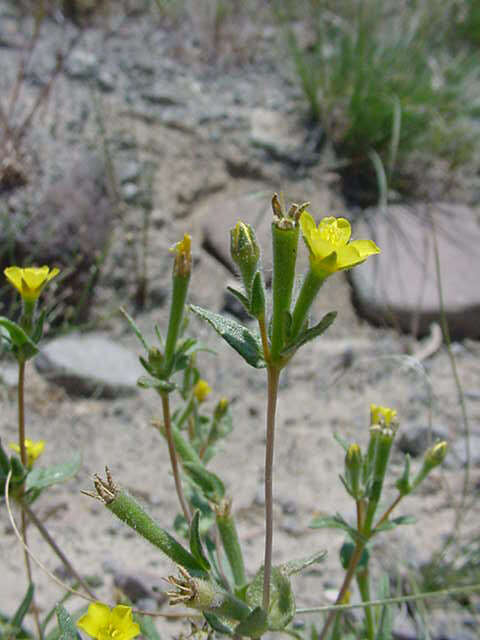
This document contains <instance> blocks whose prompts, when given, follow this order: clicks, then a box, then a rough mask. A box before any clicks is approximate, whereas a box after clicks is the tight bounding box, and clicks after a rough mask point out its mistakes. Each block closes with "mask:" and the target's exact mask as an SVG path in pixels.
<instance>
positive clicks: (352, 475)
mask: <svg viewBox="0 0 480 640" xmlns="http://www.w3.org/2000/svg"><path fill="white" fill-rule="evenodd" d="M362 467H363V461H362V451H361V449H360V447H359V446H358V444H351V445H350V446H349V447H348V451H347V454H346V456H345V480H346V484H347V487H348V490H349V491H350V493H351V495H352V496H353V498H355V500H358V499H360V498H361V497H362V493H363V492H362V490H361V475H362Z"/></svg>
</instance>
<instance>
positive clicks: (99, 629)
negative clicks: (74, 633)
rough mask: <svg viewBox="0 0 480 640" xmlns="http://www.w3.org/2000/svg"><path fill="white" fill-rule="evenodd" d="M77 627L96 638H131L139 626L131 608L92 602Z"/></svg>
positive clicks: (111, 639) (109, 639)
mask: <svg viewBox="0 0 480 640" xmlns="http://www.w3.org/2000/svg"><path fill="white" fill-rule="evenodd" d="M77 627H78V628H79V629H82V631H86V632H87V633H88V635H89V636H91V637H92V638H96V639H97V640H131V638H135V636H138V635H139V633H140V627H139V625H138V624H137V623H136V622H133V619H132V609H131V608H130V607H126V606H125V605H122V604H119V605H117V606H116V607H114V608H113V609H110V608H109V607H107V605H106V604H103V603H101V602H94V603H93V604H91V605H90V606H89V607H88V612H87V613H86V614H85V615H84V616H82V617H81V618H80V619H79V620H78V622H77Z"/></svg>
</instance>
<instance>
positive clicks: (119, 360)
mask: <svg viewBox="0 0 480 640" xmlns="http://www.w3.org/2000/svg"><path fill="white" fill-rule="evenodd" d="M35 366H36V368H37V370H38V371H39V372H40V373H41V374H42V375H43V376H45V378H47V379H48V380H49V381H51V382H54V383H56V384H58V385H60V386H62V387H64V388H65V389H66V391H67V392H68V393H70V394H72V395H77V396H78V395H80V396H88V397H90V396H95V397H97V398H114V397H117V396H121V395H130V394H132V393H134V392H135V391H136V390H137V384H136V383H137V379H138V378H139V376H140V375H142V374H143V373H144V371H143V369H142V367H141V365H140V363H139V361H138V358H137V356H136V355H135V354H133V353H132V352H131V351H128V350H127V349H125V348H124V347H122V346H120V345H119V344H117V343H116V342H114V341H113V340H111V339H109V338H107V337H106V336H105V335H104V334H101V333H90V334H85V335H82V334H79V333H75V334H70V335H68V336H64V337H62V338H58V339H56V340H52V341H51V342H49V343H48V344H46V345H45V346H44V347H43V349H42V351H41V352H40V354H39V355H38V356H37V358H36V359H35Z"/></svg>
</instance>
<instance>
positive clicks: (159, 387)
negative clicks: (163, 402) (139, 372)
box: [137, 363, 175, 393]
mask: <svg viewBox="0 0 480 640" xmlns="http://www.w3.org/2000/svg"><path fill="white" fill-rule="evenodd" d="M142 364H143V363H142ZM137 385H138V386H139V387H141V388H142V389H155V390H156V391H159V392H161V393H170V392H171V391H173V390H174V389H175V383H173V382H167V381H166V380H159V379H158V378H149V377H147V376H140V378H139V379H138V380H137Z"/></svg>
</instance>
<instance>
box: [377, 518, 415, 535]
mask: <svg viewBox="0 0 480 640" xmlns="http://www.w3.org/2000/svg"><path fill="white" fill-rule="evenodd" d="M416 521H417V519H416V518H415V517H414V516H399V517H398V518H393V519H392V520H387V521H386V522H384V523H383V524H381V525H380V526H379V527H377V528H376V529H375V530H374V532H373V533H374V534H376V533H380V532H381V531H390V530H391V529H395V528H396V527H399V526H401V525H406V524H415V522H416Z"/></svg>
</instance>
